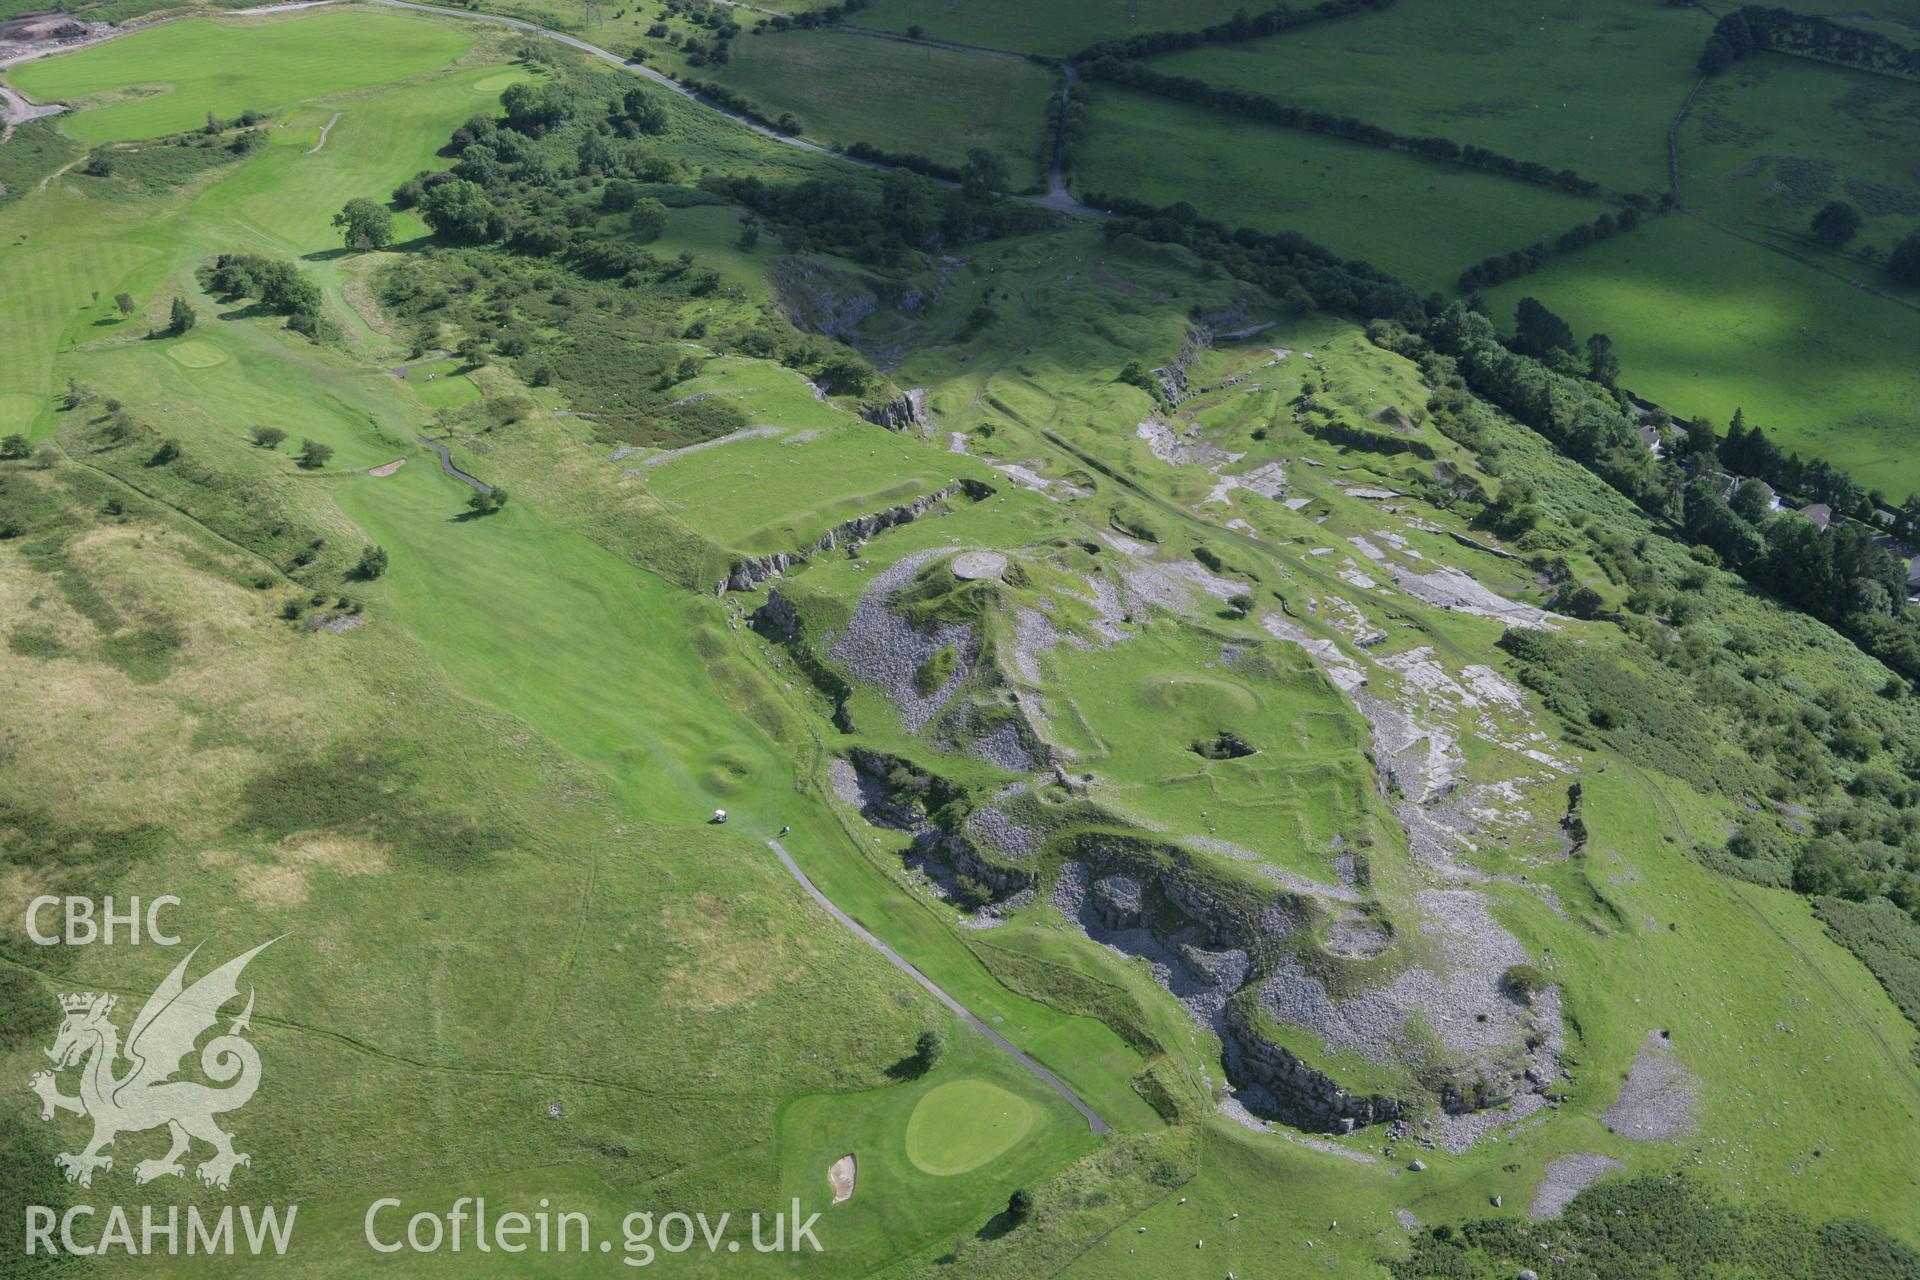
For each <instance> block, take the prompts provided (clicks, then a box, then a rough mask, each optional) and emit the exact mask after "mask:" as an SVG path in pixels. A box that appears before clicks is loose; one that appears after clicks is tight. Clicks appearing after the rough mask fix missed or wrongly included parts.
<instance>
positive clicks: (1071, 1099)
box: [767, 840, 1113, 1133]
mask: <svg viewBox="0 0 1920 1280" xmlns="http://www.w3.org/2000/svg"><path fill="white" fill-rule="evenodd" d="M767 847H768V848H769V849H772V850H773V852H774V855H775V856H776V857H778V858H779V859H780V862H781V865H782V866H784V867H786V869H787V870H788V871H789V872H790V873H792V875H793V878H794V879H795V880H798V881H799V882H800V887H801V888H802V889H805V890H806V891H807V893H808V894H809V895H810V896H811V897H812V898H813V900H814V901H815V902H817V903H819V904H820V905H821V906H822V907H824V908H825V909H826V912H827V914H828V915H830V916H832V917H833V918H834V919H835V920H838V921H839V922H840V923H841V924H843V925H845V926H847V928H849V929H851V930H853V932H854V933H855V934H857V935H858V936H859V937H860V939H861V941H863V942H865V943H866V944H867V945H868V946H870V947H872V948H873V949H874V950H875V951H878V952H879V953H880V954H881V955H883V956H885V957H886V958H887V959H888V960H889V961H891V962H892V963H893V966H894V967H895V968H896V969H898V970H900V972H902V973H904V974H906V975H907V976H908V977H909V978H912V979H913V980H914V981H915V982H917V983H919V984H920V985H921V986H923V987H925V988H926V989H927V991H928V992H929V993H930V994H931V995H932V996H933V998H934V999H936V1000H938V1001H939V1002H940V1003H941V1004H944V1005H945V1006H947V1008H949V1009H951V1010H953V1011H954V1013H956V1014H958V1015H959V1016H960V1017H961V1019H962V1020H964V1021H965V1022H966V1023H967V1024H968V1025H970V1026H972V1027H973V1028H974V1029H975V1030H977V1031H979V1032H980V1034H981V1035H984V1036H985V1037H986V1038H987V1039H989V1040H991V1041H993V1042H994V1043H995V1044H996V1045H998V1046H1000V1048H1001V1049H1003V1050H1005V1051H1006V1052H1007V1053H1008V1054H1009V1055H1010V1056H1011V1057H1012V1058H1013V1060H1014V1061H1015V1062H1017V1063H1019V1064H1020V1065H1021V1066H1023V1067H1025V1068H1026V1069H1027V1070H1028V1071H1030V1072H1032V1073H1033V1074H1034V1075H1035V1076H1036V1077H1038V1078H1039V1080H1040V1081H1041V1083H1043V1084H1045V1085H1046V1086H1047V1087H1048V1088H1050V1089H1052V1090H1053V1091H1054V1092H1055V1093H1057V1094H1059V1095H1060V1096H1061V1097H1062V1098H1065V1099H1066V1100H1067V1105H1068V1106H1070V1107H1072V1108H1073V1109H1074V1110H1075V1111H1078V1112H1079V1113H1080V1114H1081V1115H1082V1116H1084V1117H1085V1118H1086V1121H1087V1126H1088V1127H1089V1128H1091V1129H1092V1130H1093V1131H1094V1132H1095V1133H1112V1132H1113V1126H1112V1125H1109V1124H1108V1123H1107V1122H1106V1121H1105V1120H1102V1119H1101V1118H1100V1117H1099V1115H1098V1114H1096V1113H1095V1111H1094V1109H1093V1108H1092V1107H1090V1106H1088V1105H1087V1104H1086V1103H1085V1102H1084V1101H1082V1100H1081V1098H1080V1095H1079V1094H1077V1093H1075V1092H1074V1091H1073V1090H1072V1089H1069V1088H1068V1087H1067V1085H1066V1082H1065V1081H1063V1080H1061V1079H1060V1077H1059V1076H1056V1075H1054V1074H1053V1072H1051V1071H1049V1070H1047V1069H1046V1068H1045V1067H1043V1066H1041V1065H1040V1064H1039V1063H1037V1062H1035V1061H1034V1060H1033V1059H1032V1058H1029V1057H1028V1056H1027V1055H1026V1054H1024V1053H1022V1052H1020V1050H1018V1049H1016V1048H1014V1047H1013V1045H1012V1044H1011V1043H1010V1042H1009V1041H1008V1040H1007V1038H1006V1037H1005V1036H1003V1035H1001V1034H1000V1033H999V1032H998V1031H995V1030H994V1029H993V1028H992V1027H990V1026H988V1025H987V1024H986V1023H985V1022H982V1021H981V1020H980V1019H979V1018H976V1017H975V1016H974V1015H973V1014H972V1013H970V1012H969V1011H968V1010H967V1007H966V1006H965V1005H963V1004H961V1003H960V1002H959V1001H958V1000H955V999H954V998H953V997H952V996H950V995H948V994H947V993H946V992H945V991H942V990H941V989H940V988H939V987H938V986H937V985H935V983H934V981H933V979H932V978H929V977H928V976H927V975H926V974H924V973H922V972H920V971H919V970H918V969H916V968H914V967H913V966H912V965H911V964H909V963H908V962H907V961H906V960H904V959H902V958H901V956H900V954H899V952H897V951H895V950H894V949H893V948H892V947H890V946H888V945H887V944H886V943H884V942H882V941H880V939H878V938H876V937H874V936H873V934H872V933H871V932H869V931H868V929H867V928H866V926H865V925H863V924H861V923H860V922H859V921H858V920H855V919H854V918H853V917H852V916H850V915H848V914H847V913H846V912H844V911H842V910H841V909H840V908H839V907H837V906H835V905H834V904H833V899H831V898H829V897H827V895H826V894H824V893H822V892H820V890H819V888H818V887H816V886H815V885H814V883H813V881H811V880H809V879H807V873H806V872H804V871H802V870H801V869H800V867H799V865H798V864H797V863H795V862H794V860H793V858H792V857H791V856H790V855H789V854H788V853H787V851H786V850H785V849H784V848H782V847H781V845H780V842H779V841H778V840H769V841H767Z"/></svg>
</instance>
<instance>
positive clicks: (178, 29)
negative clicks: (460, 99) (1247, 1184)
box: [7, 13, 472, 145]
mask: <svg viewBox="0 0 1920 1280" xmlns="http://www.w3.org/2000/svg"><path fill="white" fill-rule="evenodd" d="M471 43H472V42H471V40H470V39H469V38H468V37H467V35H466V34H465V33H464V32H463V31H461V30H460V29H458V28H454V27H448V26H445V25H442V24H439V23H434V22H423V21H421V20H419V19H417V18H412V17H401V16H398V15H393V14H365V13H355V14H347V13H320V14H307V15H302V16H301V17H299V18H296V19H292V20H286V19H282V20H279V21H268V22H260V21H252V22H245V23H237V24H229V23H223V22H213V21H208V22H187V23H169V24H166V25H164V26H159V27H155V28H153V29H151V30H148V31H140V32H135V33H133V34H132V35H129V36H125V37H123V38H121V39H118V40H111V41H108V42H107V43H106V44H102V45H95V46H94V47H92V48H90V49H82V50H80V51H79V52H77V53H73V54H68V55H66V56H64V57H59V58H43V59H41V60H40V61H38V62H29V63H25V64H23V65H21V66H19V67H16V68H13V69H11V70H9V71H8V72H7V78H8V80H9V81H10V82H11V83H12V84H13V86H14V87H15V88H17V89H19V90H20V91H21V92H22V93H24V94H27V95H28V96H29V97H32V98H35V99H37V100H39V101H43V102H51V101H71V100H81V101H80V102H78V103H77V104H76V105H83V106H86V105H92V104H91V103H89V102H87V101H85V100H88V99H92V100H94V102H97V103H98V105H97V106H94V108H93V109H91V110H86V111H82V112H81V113H79V114H78V115H74V116H71V117H69V118H68V119H67V120H66V122H65V127H66V131H67V133H68V134H69V135H70V136H71V137H73V138H74V139H75V140H76V141H78V142H80V143H83V144H87V145H92V144H95V143H100V142H109V141H115V140H120V139H127V138H151V137H156V136H158V135H160V134H164V133H177V132H179V131H181V130H184V129H192V128H195V127H196V126H198V125H200V124H201V123H202V122H204V121H205V119H206V116H207V113H208V112H212V113H213V114H214V115H216V116H218V117H220V118H221V119H230V118H232V117H235V116H238V115H239V114H240V113H241V112H242V111H247V110H254V111H262V112H277V111H280V110H282V109H284V108H286V107H287V106H289V105H291V104H292V103H294V102H298V101H300V100H301V98H302V97H319V96H321V95H323V94H330V93H340V92H345V91H348V90H353V89H365V88H369V87H371V86H374V85H387V84H392V83H393V82H395V81H398V80H404V79H406V78H407V77H409V76H414V75H418V74H420V73H422V72H426V71H431V70H434V69H436V68H438V67H442V66H445V65H446V64H447V63H449V62H452V61H453V60H454V59H456V58H458V57H459V56H460V55H461V54H463V53H465V52H466V50H467V49H468V47H469V46H470V45H471ZM295 86H298V88H299V89H300V90H302V91H303V92H302V93H301V94H300V96H299V97H296V96H291V95H292V94H293V92H294V87H295Z"/></svg>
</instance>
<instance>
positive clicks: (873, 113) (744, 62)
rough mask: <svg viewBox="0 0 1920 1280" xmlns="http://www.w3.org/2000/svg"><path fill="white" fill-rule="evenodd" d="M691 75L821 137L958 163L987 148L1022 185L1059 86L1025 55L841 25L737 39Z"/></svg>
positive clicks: (1039, 158)
mask: <svg viewBox="0 0 1920 1280" xmlns="http://www.w3.org/2000/svg"><path fill="white" fill-rule="evenodd" d="M689 74H692V75H695V76H698V77H699V78H701V79H707V80H715V81H718V82H719V83H721V84H724V85H726V86H727V87H728V88H730V89H733V90H734V91H736V92H738V93H740V94H742V95H743V96H745V97H746V98H748V99H750V100H751V101H752V102H754V103H755V104H756V105H757V106H758V107H759V109H760V110H761V111H762V112H763V113H765V114H766V115H768V116H779V115H781V114H782V113H783V112H788V111H791V112H792V113H793V114H794V115H795V116H797V117H799V120H800V126H801V128H802V129H803V130H804V132H805V135H806V136H807V137H809V138H812V139H815V140H818V141H822V142H834V143H840V144H843V145H844V144H847V143H853V142H870V143H872V144H873V145H874V146H877V147H880V148H881V149H883V150H886V151H904V152H915V153H918V154H920V155H925V156H929V157H931V158H933V159H935V160H938V161H940V162H941V163H943V164H950V165H956V166H957V165H959V164H961V163H963V162H964V161H965V160H966V158H967V152H968V151H969V150H970V149H972V148H974V147H985V148H986V149H987V150H989V151H993V152H997V153H998V154H1000V155H1001V156H1003V157H1005V159H1006V161H1007V166H1008V168H1009V169H1011V170H1012V172H1013V175H1014V178H1015V180H1016V181H1020V182H1023V183H1024V182H1030V181H1033V180H1034V179H1035V178H1037V177H1038V176H1039V174H1040V173H1042V172H1043V171H1044V170H1045V167H1046V157H1045V156H1044V155H1043V154H1042V150H1043V146H1044V144H1045V142H1046V138H1047V112H1048V108H1049V106H1050V105H1051V104H1052V103H1053V101H1054V97H1055V94H1056V93H1057V83H1056V81H1055V78H1054V76H1053V74H1052V73H1051V72H1049V71H1048V70H1047V69H1046V68H1044V67H1041V66H1037V65H1035V64H1034V63H1031V62H1028V61H1027V60H1025V59H1024V58H1006V57H997V56H995V55H993V54H986V53H961V52H958V51H955V50H952V49H938V48H934V47H932V46H930V45H914V44H909V43H906V42H904V41H899V40H882V39H876V38H875V37H872V36H862V35H855V34H849V33H847V32H840V31H788V32H772V31H768V32H765V33H763V34H760V35H743V36H741V37H740V38H739V39H738V40H736V41H734V42H733V56H732V57H731V58H730V59H729V60H728V61H727V63H726V64H725V65H724V66H707V67H702V68H697V69H695V70H693V71H691V72H689Z"/></svg>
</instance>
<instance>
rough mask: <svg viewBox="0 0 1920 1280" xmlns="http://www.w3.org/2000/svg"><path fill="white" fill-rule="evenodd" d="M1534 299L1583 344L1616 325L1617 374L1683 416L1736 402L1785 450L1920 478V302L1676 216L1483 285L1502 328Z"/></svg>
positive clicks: (1899, 487)
mask: <svg viewBox="0 0 1920 1280" xmlns="http://www.w3.org/2000/svg"><path fill="white" fill-rule="evenodd" d="M1529 295H1531V296H1533V297H1536V298H1539V299H1540V300H1541V301H1542V302H1544V303H1546V304H1547V306H1548V307H1550V308H1552V309H1553V310H1554V311H1556V312H1558V313H1559V314H1561V315H1563V316H1565V317H1566V319H1567V321H1568V323H1569V324H1571V325H1572V326H1573V328H1574V330H1575V332H1576V333H1577V334H1579V335H1580V336H1581V338H1582V339H1583V340H1584V338H1585V336H1586V335H1587V334H1589V333H1592V332H1596V331H1598V332H1604V333H1607V334H1610V335H1612V337H1613V340H1614V347H1615V350H1616V351H1617V352H1618V354H1619V356H1620V362H1621V366H1622V369H1623V373H1622V381H1623V382H1624V383H1625V385H1627V386H1629V387H1631V388H1633V390H1635V391H1636V392H1638V393H1639V394H1641V395H1643V396H1646V397H1647V398H1649V399H1651V400H1653V401H1655V402H1657V403H1659V404H1662V405H1665V406H1666V407H1667V408H1668V409H1670V410H1671V411H1672V412H1673V414H1674V415H1675V416H1676V417H1693V416H1696V415H1700V414H1704V415H1706V416H1708V417H1711V418H1712V419H1714V420H1715V421H1716V422H1718V423H1720V424H1721V425H1722V426H1723V427H1724V425H1725V423H1726V422H1727V420H1728V419H1730V418H1731V417H1732V416H1733V411H1734V410H1735V409H1744V410H1745V412H1746V417H1747V421H1748V422H1749V423H1758V424H1760V425H1761V426H1763V427H1765V428H1766V430H1767V434H1768V435H1769V436H1771V437H1772V438H1773V439H1775V440H1776V441H1778V442H1779V443H1780V444H1781V445H1783V446H1784V447H1786V448H1789V449H1797V450H1799V451H1801V452H1802V453H1805V454H1813V455H1818V456H1820V457H1824V458H1827V459H1830V460H1831V461H1833V462H1836V463H1838V464H1840V465H1841V466H1844V467H1846V468H1848V469H1849V470H1851V471H1852V472H1853V474H1854V476H1855V477H1856V478H1857V479H1859V480H1860V481H1861V482H1862V483H1863V484H1867V485H1871V486H1875V487H1878V488H1881V489H1884V490H1885V491H1886V492H1887V493H1888V494H1889V495H1891V496H1893V497H1894V498H1895V499H1896V500H1897V499H1898V498H1900V497H1902V496H1904V495H1906V494H1907V493H1910V492H1912V491H1913V490H1914V489H1915V488H1917V487H1920V451H1916V450H1915V449H1914V448H1913V444H1912V440H1911V438H1910V432H1909V431H1908V429H1907V425H1908V423H1909V422H1910V420H1911V414H1910V406H1911V405H1912V404H1913V403H1914V400H1915V397H1916V396H1920V364H1916V362H1915V361H1914V360H1913V359H1912V355H1913V352H1914V351H1915V350H1917V349H1920V312H1916V311H1914V310H1913V309H1911V308H1909V307H1904V306H1901V305H1899V304H1898V303H1895V302H1891V301H1888V300H1886V299H1882V298H1877V297H1874V296H1873V295H1872V294H1869V293H1866V292H1864V291H1862V290H1859V289H1856V288H1853V287H1851V286H1849V285H1848V284H1846V283H1845V282H1844V281H1842V280H1839V279H1836V278H1834V277H1833V276H1829V275H1826V274H1824V273H1822V272H1820V271H1818V270H1816V269H1814V268H1813V267H1810V266H1807V265H1804V264H1801V263H1797V262H1793V261H1791V260H1789V259H1786V258H1783V257H1781V256H1779V255H1778V254H1774V253H1770V252H1768V251H1767V250H1766V249H1765V248H1762V247H1760V246H1758V245H1755V244H1751V243H1748V242H1746V241H1743V240H1740V239H1737V238H1735V237H1734V236H1731V235H1727V234H1725V233H1723V232H1720V231H1716V230H1715V229H1714V228H1712V227H1710V226H1707V225H1706V224H1705V223H1703V222H1702V221H1700V220H1699V219H1697V218H1690V217H1687V216H1685V215H1669V216H1667V217H1664V218H1659V219H1656V220H1655V221H1654V222H1653V223H1651V224H1649V225H1647V226H1643V227H1642V228H1641V229H1640V230H1639V231H1637V232H1635V233H1634V234H1633V235H1631V236H1626V237H1622V238H1617V239H1615V240H1612V241H1609V242H1608V243H1606V244H1603V245H1598V246H1595V247H1594V248H1591V249H1588V250H1586V251H1584V252H1583V253H1580V254H1577V255H1574V256H1571V257H1566V258H1560V259H1556V260H1554V261H1553V262H1550V263H1549V264H1548V265H1547V267H1546V268H1545V269H1544V270H1542V271H1539V272H1537V273H1535V274H1534V275H1532V276H1529V277H1527V278H1525V279H1521V280H1515V281H1510V282H1508V283H1507V284H1504V285H1501V286H1500V287H1499V288H1497V289H1493V290H1489V291H1488V293H1487V301H1488V304H1489V305H1490V306H1491V308H1492V310H1493V313H1494V315H1495V316H1496V317H1497V318H1498V319H1499V321H1500V323H1501V324H1502V326H1503V327H1510V326H1511V325H1512V323H1513V321H1512V316H1513V308H1514V305H1515V303H1516V302H1517V301H1518V300H1519V299H1520V298H1522V297H1526V296H1529Z"/></svg>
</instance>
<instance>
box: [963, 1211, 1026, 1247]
mask: <svg viewBox="0 0 1920 1280" xmlns="http://www.w3.org/2000/svg"><path fill="white" fill-rule="evenodd" d="M1019 1225H1020V1223H1019V1220H1018V1219H1016V1218H1015V1217H1014V1216H1013V1214H1011V1213H1009V1212H1008V1211H1007V1210H1005V1209H1002V1210H1001V1211H1000V1212H998V1213H996V1214H994V1215H993V1216H992V1217H991V1218H988V1219H987V1223H986V1225H985V1226H983V1227H981V1228H980V1230H978V1231H976V1232H975V1233H974V1235H975V1237H976V1238H977V1239H981V1240H998V1239H999V1238H1000V1237H1001V1236H1004V1235H1006V1234H1007V1233H1009V1232H1011V1231H1012V1230H1013V1229H1014V1228H1015V1227H1017V1226H1019Z"/></svg>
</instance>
